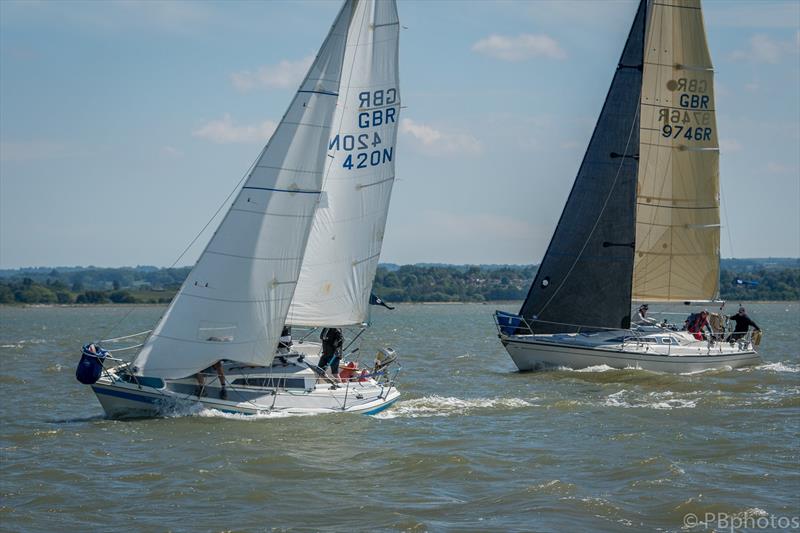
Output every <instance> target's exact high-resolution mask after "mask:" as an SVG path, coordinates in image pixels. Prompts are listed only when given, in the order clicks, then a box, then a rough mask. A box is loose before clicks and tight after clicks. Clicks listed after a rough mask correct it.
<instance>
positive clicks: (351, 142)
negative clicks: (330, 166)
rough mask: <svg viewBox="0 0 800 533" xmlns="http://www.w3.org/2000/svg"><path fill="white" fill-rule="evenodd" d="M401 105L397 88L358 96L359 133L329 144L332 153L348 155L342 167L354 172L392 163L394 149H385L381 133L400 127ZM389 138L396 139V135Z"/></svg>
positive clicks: (332, 140)
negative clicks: (337, 152)
mask: <svg viewBox="0 0 800 533" xmlns="http://www.w3.org/2000/svg"><path fill="white" fill-rule="evenodd" d="M398 106H399V101H398V99H397V89H394V88H392V89H385V90H384V89H379V90H375V91H363V92H360V93H358V116H357V117H356V118H357V120H356V125H357V126H358V130H357V131H356V132H354V133H349V134H344V133H339V134H337V135H336V136H335V137H333V138H332V139H331V140H330V143H328V150H329V151H331V150H336V151H344V152H347V155H346V157H345V158H344V161H342V168H346V169H348V170H353V169H359V168H369V167H376V166H379V165H383V164H385V163H389V162H391V160H392V157H393V156H394V146H386V143H385V142H384V139H383V138H382V137H381V134H380V130H381V129H382V128H394V127H396V126H397V114H398V109H399V107H398ZM390 131H391V130H390ZM387 137H389V138H390V139H392V140H393V139H394V137H395V136H394V135H387Z"/></svg>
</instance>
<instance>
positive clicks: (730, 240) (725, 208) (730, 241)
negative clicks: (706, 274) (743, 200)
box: [717, 184, 736, 291]
mask: <svg viewBox="0 0 800 533" xmlns="http://www.w3.org/2000/svg"><path fill="white" fill-rule="evenodd" d="M719 198H720V200H721V201H722V212H723V213H724V214H725V233H727V234H728V248H729V249H730V252H731V257H736V254H734V253H733V238H732V237H731V225H730V222H728V204H726V203H725V194H724V192H723V190H722V184H720V188H719ZM719 290H720V287H719V281H717V291H719Z"/></svg>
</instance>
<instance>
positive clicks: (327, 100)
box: [79, 0, 400, 417]
mask: <svg viewBox="0 0 800 533" xmlns="http://www.w3.org/2000/svg"><path fill="white" fill-rule="evenodd" d="M398 39H399V22H398V18H397V7H396V4H395V1H394V0H347V1H345V3H344V5H343V7H342V8H341V10H340V12H339V14H338V16H337V18H336V20H335V22H334V24H333V27H332V28H331V30H330V32H329V34H328V36H327V38H326V39H325V41H324V43H323V45H322V47H321V49H320V51H319V53H318V55H317V57H316V59H315V60H314V62H313V64H312V65H311V67H310V69H309V71H308V74H307V75H306V78H305V80H304V81H303V83H302V84H301V86H300V89H299V90H298V91H297V93H296V95H295V97H294V99H293V100H292V103H291V105H290V106H289V109H288V110H287V112H286V114H285V115H284V117H283V119H282V121H281V123H280V124H279V126H278V128H277V129H276V131H275V133H274V134H273V135H272V138H271V139H270V140H269V142H268V144H267V145H266V147H265V148H264V150H263V151H262V153H261V156H260V157H259V159H258V161H257V162H256V164H255V165H254V167H253V169H252V170H251V172H250V174H249V176H248V177H247V179H246V181H245V183H244V185H243V187H242V188H241V190H240V191H239V194H238V196H237V197H236V199H235V201H234V202H233V203H232V205H231V207H230V209H229V211H228V212H227V214H226V215H225V217H224V218H223V220H222V222H221V223H220V225H219V227H218V229H217V231H216V232H215V233H214V235H213V237H212V238H211V240H210V242H209V243H208V245H207V246H206V248H205V250H204V251H203V253H202V254H201V256H200V258H199V259H198V261H197V263H196V264H195V266H194V268H193V269H192V271H191V272H190V274H189V276H188V278H187V279H186V281H185V282H184V284H183V286H182V287H181V289H180V291H179V292H178V294H177V295H176V296H175V298H174V299H173V301H172V303H171V304H170V306H169V308H168V309H167V311H166V313H165V314H164V316H163V317H162V318H161V320H160V322H159V323H158V324H157V326H156V327H155V329H154V330H153V332H152V333H151V334H150V335H149V337H148V338H147V339H146V341H145V342H144V345H143V347H142V349H141V351H140V352H139V353H138V355H137V356H136V358H135V359H134V360H133V361H130V362H125V361H122V360H120V359H117V358H114V357H111V356H110V355H108V354H105V353H103V352H101V351H100V350H101V349H100V348H99V346H95V345H88V346H87V349H85V350H84V359H82V363H81V364H82V365H87V367H88V365H91V363H97V364H101V365H103V368H99V369H98V370H99V377H98V379H97V380H96V382H94V383H93V384H92V389H93V390H94V392H95V393H96V395H97V398H98V400H99V401H100V403H101V404H102V406H103V408H104V409H105V411H106V412H107V413H108V414H109V415H110V416H115V417H116V416H140V415H152V414H157V413H160V412H163V411H164V409H173V408H174V407H176V406H185V405H193V404H201V405H203V406H205V407H207V408H214V409H218V410H220V411H224V412H233V413H243V414H258V413H271V412H276V411H281V412H288V413H326V412H341V411H347V412H360V413H368V414H370V413H375V412H378V411H380V410H382V409H385V408H387V407H388V406H390V405H391V404H392V403H393V402H395V401H396V400H397V398H398V397H399V392H398V391H397V389H396V387H395V386H394V379H393V378H394V377H396V373H395V374H394V376H392V377H390V376H389V374H388V369H387V363H389V362H391V361H392V360H393V359H394V354H393V351H392V350H388V349H384V350H382V351H381V352H379V353H380V354H382V355H381V357H379V359H382V361H380V362H376V364H375V366H374V367H373V368H371V369H363V370H360V371H359V372H357V373H355V375H353V372H350V374H351V377H350V378H349V379H340V377H339V376H328V375H325V374H324V373H323V372H320V370H319V369H318V368H317V362H318V359H319V356H320V344H318V343H313V342H302V341H301V342H298V343H295V344H293V345H292V346H291V347H288V348H287V347H285V346H283V347H280V348H279V340H280V336H281V334H282V330H283V328H284V327H285V325H290V326H291V325H300V324H302V325H304V326H312V327H317V326H324V327H342V326H349V325H354V324H359V325H360V324H362V323H364V322H366V321H367V318H368V317H367V306H368V302H369V295H370V291H371V287H372V282H373V278H374V275H375V268H376V266H377V262H378V257H379V254H380V248H381V242H382V236H383V228H384V225H385V222H386V214H387V211H388V207H389V196H390V193H391V188H392V184H393V179H394V156H395V153H394V150H395V140H396V132H397V120H398V114H399V109H400V95H399V87H398V61H397V59H398ZM287 316H288V320H287ZM87 352H88V353H87ZM93 355H94V359H92V358H93ZM98 356H99V357H98ZM387 356H388V357H387ZM109 361H111V362H113V363H114V365H109V364H108V362H109ZM80 372H81V370H80V366H79V373H80ZM79 379H80V376H79ZM86 381H91V379H89V380H86Z"/></svg>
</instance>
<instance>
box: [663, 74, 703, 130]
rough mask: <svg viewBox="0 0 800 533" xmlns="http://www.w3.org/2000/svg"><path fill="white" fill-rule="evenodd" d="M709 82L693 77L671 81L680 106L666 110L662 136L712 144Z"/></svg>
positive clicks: (670, 85)
mask: <svg viewBox="0 0 800 533" xmlns="http://www.w3.org/2000/svg"><path fill="white" fill-rule="evenodd" d="M708 85H709V84H708V81H707V80H703V79H700V80H697V79H692V78H679V79H677V80H669V81H668V82H667V89H668V90H670V91H672V93H673V98H672V101H673V102H676V103H677V104H678V105H679V106H680V107H662V108H661V109H659V110H658V121H659V122H663V126H662V127H661V136H662V137H667V138H672V139H682V140H687V141H711V133H712V129H711V126H712V124H713V122H712V120H713V117H712V116H711V113H712V111H713V110H712V109H709V104H710V101H711V97H710V96H709V95H708Z"/></svg>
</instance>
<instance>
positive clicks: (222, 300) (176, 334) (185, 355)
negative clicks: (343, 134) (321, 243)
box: [135, 0, 353, 378]
mask: <svg viewBox="0 0 800 533" xmlns="http://www.w3.org/2000/svg"><path fill="white" fill-rule="evenodd" d="M352 6H353V2H352V1H350V0H348V1H347V2H345V4H344V6H343V7H342V9H341V11H340V12H339V15H338V17H337V18H336V21H335V22H334V25H333V27H332V28H331V31H330V33H329V34H328V37H327V38H326V40H325V42H324V43H323V45H322V48H321V49H320V51H319V54H318V55H317V57H316V59H315V61H314V63H313V64H312V66H311V68H310V70H309V72H308V74H307V75H306V78H305V80H304V81H303V83H302V85H301V86H300V89H299V91H298V92H297V94H296V95H295V97H294V99H293V100H292V103H291V105H290V106H289V109H288V110H287V112H286V114H285V115H284V117H283V119H282V121H281V123H280V124H279V126H278V128H277V129H276V131H275V133H274V134H273V135H272V138H271V139H270V140H269V142H268V144H267V146H266V147H265V148H264V150H263V152H262V153H261V156H260V157H259V159H258V161H257V162H256V164H255V166H254V167H253V170H252V171H251V173H250V175H249V176H248V178H247V180H246V182H245V184H244V186H243V187H242V189H241V191H240V192H239V194H238V196H237V197H236V199H235V200H234V202H233V203H232V205H231V207H230V209H229V211H228V212H227V214H226V215H225V217H224V219H223V220H222V223H221V224H220V226H219V228H218V229H217V231H216V232H215V234H214V236H213V237H212V238H211V240H210V242H209V243H208V245H207V246H206V248H205V250H204V251H203V253H202V254H201V256H200V258H199V259H198V261H197V264H196V265H195V266H194V268H193V269H192V271H191V273H190V274H189V276H188V278H187V279H186V281H185V282H184V284H183V286H182V287H181V289H180V291H179V292H178V294H177V296H176V297H175V298H174V299H173V301H172V303H171V305H170V306H169V308H168V309H167V311H166V313H165V314H164V316H163V317H162V319H161V321H160V322H159V324H158V325H157V326H156V328H155V330H154V331H153V334H152V335H151V336H150V337H149V338H148V339H147V341H146V343H145V346H144V348H143V349H142V351H141V352H140V353H139V355H138V357H137V359H136V361H135V366H136V367H137V372H138V373H139V374H140V375H147V376H157V377H161V378H180V377H185V376H188V375H190V374H193V373H195V372H197V371H199V370H202V369H204V368H206V367H208V366H210V365H211V364H213V363H215V362H216V361H219V360H220V359H230V360H235V361H241V362H245V363H253V364H263V365H267V364H270V363H271V361H272V358H273V356H274V352H275V349H276V346H277V342H278V336H279V335H280V332H281V328H282V327H283V324H284V319H285V317H286V313H287V310H288V308H289V303H290V301H291V297H292V292H293V291H294V288H295V284H296V282H297V278H298V275H299V272H300V265H301V260H302V256H303V250H304V249H305V245H306V241H307V239H308V234H309V231H310V228H311V223H312V220H313V215H314V210H315V208H316V204H317V201H318V198H319V195H320V194H319V193H320V189H321V186H322V176H323V172H324V168H325V159H326V157H325V154H326V151H327V148H328V139H329V137H330V131H331V124H332V119H333V116H334V110H335V108H336V101H337V91H338V87H339V80H340V77H341V68H342V61H343V58H344V48H345V42H346V36H347V29H348V25H349V22H350V19H351V15H352Z"/></svg>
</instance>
